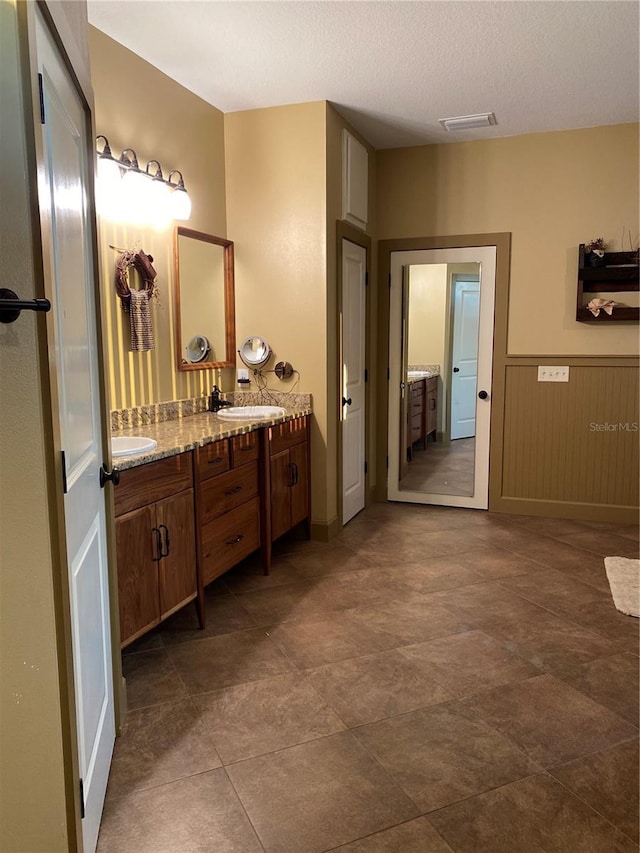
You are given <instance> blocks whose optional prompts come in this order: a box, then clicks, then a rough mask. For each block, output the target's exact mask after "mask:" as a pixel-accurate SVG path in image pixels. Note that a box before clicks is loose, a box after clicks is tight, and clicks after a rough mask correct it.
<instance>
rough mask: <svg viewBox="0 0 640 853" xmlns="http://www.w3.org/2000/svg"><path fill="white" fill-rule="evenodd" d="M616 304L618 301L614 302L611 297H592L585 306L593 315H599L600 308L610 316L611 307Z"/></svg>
mask: <svg viewBox="0 0 640 853" xmlns="http://www.w3.org/2000/svg"><path fill="white" fill-rule="evenodd" d="M617 304H618V303H617V302H614V300H613V299H601V298H598V297H594V298H593V299H592V300H591V301H590V302H589V304H588V305H587V308H588V309H589V311H591V313H592V314H593V316H594V317H599V316H600V311H601V310H602V311H604V312H605V314H608V315H609V316H611V315H612V314H613V309H614V308H615V306H616V305H617Z"/></svg>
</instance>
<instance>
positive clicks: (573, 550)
mask: <svg viewBox="0 0 640 853" xmlns="http://www.w3.org/2000/svg"><path fill="white" fill-rule="evenodd" d="M505 547H508V549H509V550H516V548H514V547H510V546H505ZM517 550H518V553H521V554H522V556H524V557H528V558H529V559H531V560H533V561H534V562H536V563H540V564H541V565H543V566H547V567H548V568H550V569H557V570H558V571H561V572H566V573H567V574H569V575H571V576H572V577H574V578H576V580H579V581H583V582H584V583H588V584H591V585H592V586H595V587H596V588H597V589H600V590H602V591H603V592H608V590H609V582H608V581H607V576H606V573H605V570H604V561H603V559H602V557H600V556H599V555H598V554H594V553H593V552H592V551H588V550H585V549H584V548H578V547H576V546H575V545H569V544H567V543H566V542H560V541H559V540H558V539H547V538H546V537H541V538H539V540H538V541H537V542H536V544H535V545H532V546H531V547H530V548H529V549H528V550H526V549H517Z"/></svg>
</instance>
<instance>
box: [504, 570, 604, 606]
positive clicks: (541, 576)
mask: <svg viewBox="0 0 640 853" xmlns="http://www.w3.org/2000/svg"><path fill="white" fill-rule="evenodd" d="M501 584H502V586H504V587H505V588H506V589H509V590H511V592H515V593H517V594H518V595H522V596H523V597H524V598H527V599H528V600H529V601H533V602H534V603H535V604H539V605H540V606H541V607H545V608H547V609H548V610H551V611H553V612H554V613H563V612H564V611H565V610H566V608H567V607H574V606H577V605H578V606H579V605H581V604H590V603H591V602H592V601H603V600H605V599H606V598H607V593H606V592H604V591H603V590H599V589H596V588H595V587H593V586H590V585H589V584H586V583H582V582H581V581H579V580H577V579H576V578H574V577H571V576H570V575H566V574H564V573H563V572H559V571H557V570H556V569H542V568H538V567H536V566H535V565H534V567H533V571H530V572H528V573H527V574H526V575H520V576H518V577H515V578H503V580H502V581H501Z"/></svg>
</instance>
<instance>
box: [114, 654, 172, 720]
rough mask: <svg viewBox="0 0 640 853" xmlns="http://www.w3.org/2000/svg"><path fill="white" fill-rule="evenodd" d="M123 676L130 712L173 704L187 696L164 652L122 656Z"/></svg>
mask: <svg viewBox="0 0 640 853" xmlns="http://www.w3.org/2000/svg"><path fill="white" fill-rule="evenodd" d="M122 675H123V676H124V678H125V679H126V681H127V707H128V708H129V710H133V709H134V708H144V707H146V706H148V705H158V704H159V703H160V702H171V701H173V700H174V699H181V698H184V697H185V696H186V693H187V691H186V690H185V687H184V684H183V683H182V680H181V678H180V676H179V675H178V673H177V672H176V668H175V667H174V665H173V663H172V662H171V660H170V658H169V655H168V654H167V652H166V650H165V649H156V650H153V651H148V652H139V653H138V654H133V655H123V657H122Z"/></svg>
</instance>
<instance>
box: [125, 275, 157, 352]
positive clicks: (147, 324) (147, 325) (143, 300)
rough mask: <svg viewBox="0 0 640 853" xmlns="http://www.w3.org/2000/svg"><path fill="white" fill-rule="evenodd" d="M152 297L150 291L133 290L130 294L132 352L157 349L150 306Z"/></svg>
mask: <svg viewBox="0 0 640 853" xmlns="http://www.w3.org/2000/svg"><path fill="white" fill-rule="evenodd" d="M150 295H151V293H150V291H148V290H132V291H130V293H129V319H130V321H131V351H132V352H145V351H146V350H150V349H154V347H155V344H154V341H153V324H152V322H151V307H150V305H149V297H150Z"/></svg>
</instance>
